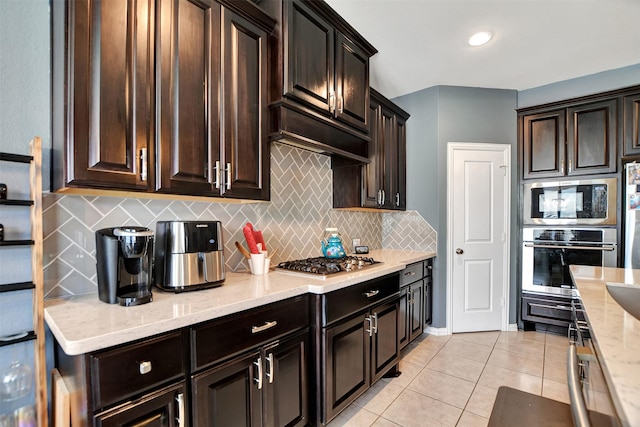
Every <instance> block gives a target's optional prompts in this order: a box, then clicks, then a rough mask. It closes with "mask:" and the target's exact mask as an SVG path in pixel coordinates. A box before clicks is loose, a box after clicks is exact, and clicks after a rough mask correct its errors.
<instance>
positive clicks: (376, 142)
mask: <svg viewBox="0 0 640 427" xmlns="http://www.w3.org/2000/svg"><path fill="white" fill-rule="evenodd" d="M381 112H382V109H381V107H380V104H378V103H377V102H376V101H374V100H373V99H372V100H371V103H370V105H369V137H370V138H371V140H370V141H369V147H368V148H369V160H371V163H368V164H365V165H364V166H362V206H365V207H369V208H377V207H378V201H379V200H378V195H379V193H378V191H379V190H380V181H381V179H382V178H381V176H380V173H381V170H382V161H383V160H382V159H383V157H384V153H383V152H382V145H381V142H382V138H381V136H380V134H381V131H382V129H381V123H382V117H381ZM334 185H335V183H334Z"/></svg>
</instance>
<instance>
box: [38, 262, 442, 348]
mask: <svg viewBox="0 0 640 427" xmlns="http://www.w3.org/2000/svg"><path fill="white" fill-rule="evenodd" d="M366 256H370V257H372V258H373V259H375V260H376V261H381V262H382V264H377V265H375V266H372V267H368V268H366V269H364V270H361V271H356V272H353V273H341V274H336V275H334V276H335V277H333V276H329V278H327V279H325V280H322V279H318V278H315V277H312V276H311V275H302V274H300V273H288V272H279V271H278V272H274V271H272V272H270V273H269V274H266V275H263V276H254V275H251V274H249V273H248V272H246V273H242V272H240V273H234V272H227V274H226V280H225V282H224V284H223V285H222V286H220V287H218V288H213V289H204V290H197V291H191V292H183V293H179V294H174V293H168V292H163V291H160V290H159V289H157V288H153V302H151V303H148V304H143V305H139V306H133V307H122V306H120V305H117V304H106V303H104V302H102V301H100V300H99V299H98V294H97V291H96V293H95V294H88V295H82V296H75V297H71V298H68V299H67V298H65V299H52V300H46V301H45V309H44V316H45V320H46V322H47V325H48V326H49V328H50V329H51V332H52V333H53V335H54V336H55V337H56V340H57V341H58V343H59V344H60V346H61V347H62V349H63V350H64V352H65V353H67V354H68V355H77V354H83V353H89V352H92V351H96V350H100V349H104V348H108V347H112V346H115V345H119V344H124V343H127V342H130V341H134V340H138V339H141V338H146V337H150V336H153V335H156V334H160V333H163V332H168V331H171V330H175V329H180V328H183V327H186V326H189V325H193V324H197V323H200V322H204V321H207V320H211V319H215V318H218V317H222V316H226V315H229V314H233V313H237V312H240V311H243V310H247V309H251V308H255V307H258V306H261V305H265V304H269V303H272V302H276V301H281V300H284V299H287V298H290V297H294V296H297V295H303V294H306V293H314V294H324V293H327V292H331V291H334V290H337V289H341V288H344V287H347V286H350V285H354V284H356V283H360V282H363V281H366V280H370V279H374V278H376V277H380V276H384V275H385V274H390V273H394V272H397V271H401V270H403V269H404V268H405V267H406V266H407V265H408V264H411V263H414V262H418V261H422V260H425V259H428V258H433V257H435V256H436V253H435V252H421V251H402V250H393V249H381V250H372V251H371V253H370V254H369V255H366Z"/></svg>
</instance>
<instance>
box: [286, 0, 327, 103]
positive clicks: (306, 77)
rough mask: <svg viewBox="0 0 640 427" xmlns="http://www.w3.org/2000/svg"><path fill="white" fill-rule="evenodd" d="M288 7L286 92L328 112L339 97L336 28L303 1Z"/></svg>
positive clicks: (289, 4) (291, 3)
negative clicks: (337, 95) (334, 75)
mask: <svg viewBox="0 0 640 427" xmlns="http://www.w3.org/2000/svg"><path fill="white" fill-rule="evenodd" d="M284 6H285V7H286V17H287V20H286V21H285V23H284V25H285V26H286V30H285V31H284V33H285V34H286V39H285V47H284V51H285V57H284V90H285V93H284V95H288V96H293V97H295V98H297V99H299V100H301V101H304V102H306V103H307V104H309V105H311V106H313V107H315V108H317V109H319V110H320V111H323V112H326V113H327V114H328V113H330V112H331V108H330V105H333V101H334V100H333V99H332V97H334V96H335V93H334V90H333V88H334V82H333V73H334V30H333V27H332V26H331V25H329V23H328V22H326V21H325V20H324V19H322V18H321V17H320V16H318V15H317V14H316V13H314V12H313V11H311V10H310V9H309V8H308V7H306V6H305V5H304V4H302V3H301V2H299V1H287V2H284Z"/></svg>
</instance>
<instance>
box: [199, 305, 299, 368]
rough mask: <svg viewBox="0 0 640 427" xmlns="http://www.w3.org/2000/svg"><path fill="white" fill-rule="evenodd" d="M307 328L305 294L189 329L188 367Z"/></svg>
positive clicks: (211, 362) (220, 358)
mask: <svg viewBox="0 0 640 427" xmlns="http://www.w3.org/2000/svg"><path fill="white" fill-rule="evenodd" d="M308 325H309V300H308V297H307V296H306V295H302V296H299V297H295V298H291V299H288V300H285V301H282V302H276V303H273V304H269V305H265V306H262V307H257V308H255V309H252V310H247V311H244V312H242V313H239V314H233V315H231V316H227V317H225V318H222V319H219V320H214V321H212V322H209V323H205V324H202V325H199V326H195V327H193V328H191V343H192V346H193V347H192V351H191V366H192V367H193V370H198V369H201V368H203V367H205V366H208V365H211V364H213V363H215V362H217V361H219V360H222V359H225V358H228V357H230V356H233V355H236V354H238V353H240V352H243V351H245V350H249V349H251V348H253V347H256V346H258V345H260V344H263V343H265V342H266V341H269V340H273V339H276V338H279V337H281V336H283V335H285V334H288V333H290V332H294V331H295V330H297V329H301V328H304V327H307V326H308Z"/></svg>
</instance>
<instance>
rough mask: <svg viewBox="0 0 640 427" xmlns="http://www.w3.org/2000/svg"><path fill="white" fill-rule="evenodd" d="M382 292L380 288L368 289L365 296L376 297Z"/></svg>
mask: <svg viewBox="0 0 640 427" xmlns="http://www.w3.org/2000/svg"><path fill="white" fill-rule="evenodd" d="M379 293H380V291H379V290H378V289H374V290H372V291H367V292H365V293H364V296H366V297H367V298H372V297H375V296H376V295H378V294H379Z"/></svg>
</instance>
